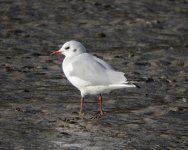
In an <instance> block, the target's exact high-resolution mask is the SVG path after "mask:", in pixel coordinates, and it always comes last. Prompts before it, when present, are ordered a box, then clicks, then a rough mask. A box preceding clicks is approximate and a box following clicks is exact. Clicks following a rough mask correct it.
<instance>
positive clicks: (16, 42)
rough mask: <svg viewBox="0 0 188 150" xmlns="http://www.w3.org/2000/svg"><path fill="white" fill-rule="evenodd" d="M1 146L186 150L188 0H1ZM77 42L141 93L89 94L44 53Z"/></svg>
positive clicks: (13, 149)
mask: <svg viewBox="0 0 188 150" xmlns="http://www.w3.org/2000/svg"><path fill="white" fill-rule="evenodd" d="M0 6H1V9H0V83H1V88H0V149H1V150H34V149H35V150H44V149H45V150H61V149H63V150H64V149H67V150H83V149H84V150H86V149H87V150H124V149H127V150H146V149H148V150H149V149H152V150H183V149H187V147H188V102H187V101H188V99H187V98H188V97H187V91H186V90H187V82H188V74H187V71H188V59H187V58H188V43H187V41H188V22H187V19H188V16H187V14H188V1H187V0H158V1H156V0H140V1H134V0H116V1H112V0H102V1H96V0H93V1H89V0H78V1H76V0H51V1H50V0H32V1H29V0H28V1H26V0H17V1H15V0H0ZM71 39H75V40H78V41H80V42H82V43H83V44H84V45H85V46H86V47H87V48H88V51H89V52H91V53H92V54H95V55H97V56H99V57H102V58H103V59H105V60H106V61H107V62H109V63H110V64H111V65H112V66H113V67H114V68H116V69H118V70H121V71H123V72H125V74H126V76H127V78H128V79H129V80H134V81H136V82H137V84H138V85H139V86H140V87H141V88H139V89H124V90H117V91H114V92H112V93H110V94H107V95H104V111H105V114H104V115H103V116H100V115H99V112H98V111H99V104H98V101H97V98H96V97H94V96H90V97H87V98H86V103H85V105H84V111H85V115H79V114H78V111H79V107H80V106H79V98H80V93H79V91H78V90H77V89H76V88H74V87H73V86H72V85H71V84H70V83H69V82H68V81H67V80H66V78H65V76H64V75H63V72H62V70H61V62H62V60H63V57H62V56H58V57H54V56H50V55H49V53H50V52H51V51H53V50H56V49H58V48H59V47H60V46H61V45H62V44H63V43H64V42H66V41H68V40H71Z"/></svg>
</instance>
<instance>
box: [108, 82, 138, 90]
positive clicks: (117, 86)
mask: <svg viewBox="0 0 188 150" xmlns="http://www.w3.org/2000/svg"><path fill="white" fill-rule="evenodd" d="M109 86H110V87H111V88H112V89H123V88H135V87H138V86H137V85H135V84H132V83H119V84H111V85H109Z"/></svg>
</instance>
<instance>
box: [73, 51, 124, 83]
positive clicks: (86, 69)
mask: <svg viewBox="0 0 188 150" xmlns="http://www.w3.org/2000/svg"><path fill="white" fill-rule="evenodd" d="M71 63H72V67H73V70H72V72H71V76H76V77H79V78H80V79H82V80H84V81H88V82H89V83H91V85H109V84H113V83H125V82H126V78H125V77H124V73H123V72H117V71H114V70H112V68H111V67H110V66H109V65H108V64H107V63H106V62H104V61H102V60H100V59H99V58H97V59H96V58H94V57H93V56H92V55H90V54H88V53H84V54H81V55H78V56H77V57H75V58H74V60H73V61H72V62H71ZM106 64H107V65H108V66H107V65H106Z"/></svg>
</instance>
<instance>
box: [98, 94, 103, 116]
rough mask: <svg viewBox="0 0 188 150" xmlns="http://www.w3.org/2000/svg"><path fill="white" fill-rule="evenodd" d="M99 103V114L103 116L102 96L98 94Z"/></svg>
mask: <svg viewBox="0 0 188 150" xmlns="http://www.w3.org/2000/svg"><path fill="white" fill-rule="evenodd" d="M99 103H100V114H101V115H103V114H104V113H103V110H102V95H101V94H100V96H99Z"/></svg>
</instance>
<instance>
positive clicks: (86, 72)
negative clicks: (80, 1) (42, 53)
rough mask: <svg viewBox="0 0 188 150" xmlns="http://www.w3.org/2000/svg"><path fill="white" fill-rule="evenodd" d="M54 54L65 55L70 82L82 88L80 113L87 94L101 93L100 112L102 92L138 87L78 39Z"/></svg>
mask: <svg viewBox="0 0 188 150" xmlns="http://www.w3.org/2000/svg"><path fill="white" fill-rule="evenodd" d="M51 54H52V55H60V54H63V55H65V58H64V60H63V62H62V69H63V72H64V74H65V76H66V77H67V79H68V80H69V81H70V83H71V84H72V85H73V86H75V87H76V88H77V89H79V90H80V93H81V99H80V113H82V111H83V103H84V98H85V96H86V95H99V104H100V114H101V115H102V114H103V109H102V100H103V99H102V93H109V92H111V91H112V90H116V89H122V88H129V87H136V85H134V84H132V83H130V82H128V81H127V78H126V77H125V76H124V73H123V72H119V71H116V70H114V69H113V68H112V67H111V66H110V65H109V64H108V63H107V62H105V61H104V60H102V59H100V58H97V57H95V56H93V55H92V54H89V53H87V52H86V48H85V47H84V46H83V45H82V44H81V43H80V42H78V41H74V40H72V41H68V42H66V43H65V44H63V46H62V47H61V48H60V50H58V51H54V52H52V53H51Z"/></svg>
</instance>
